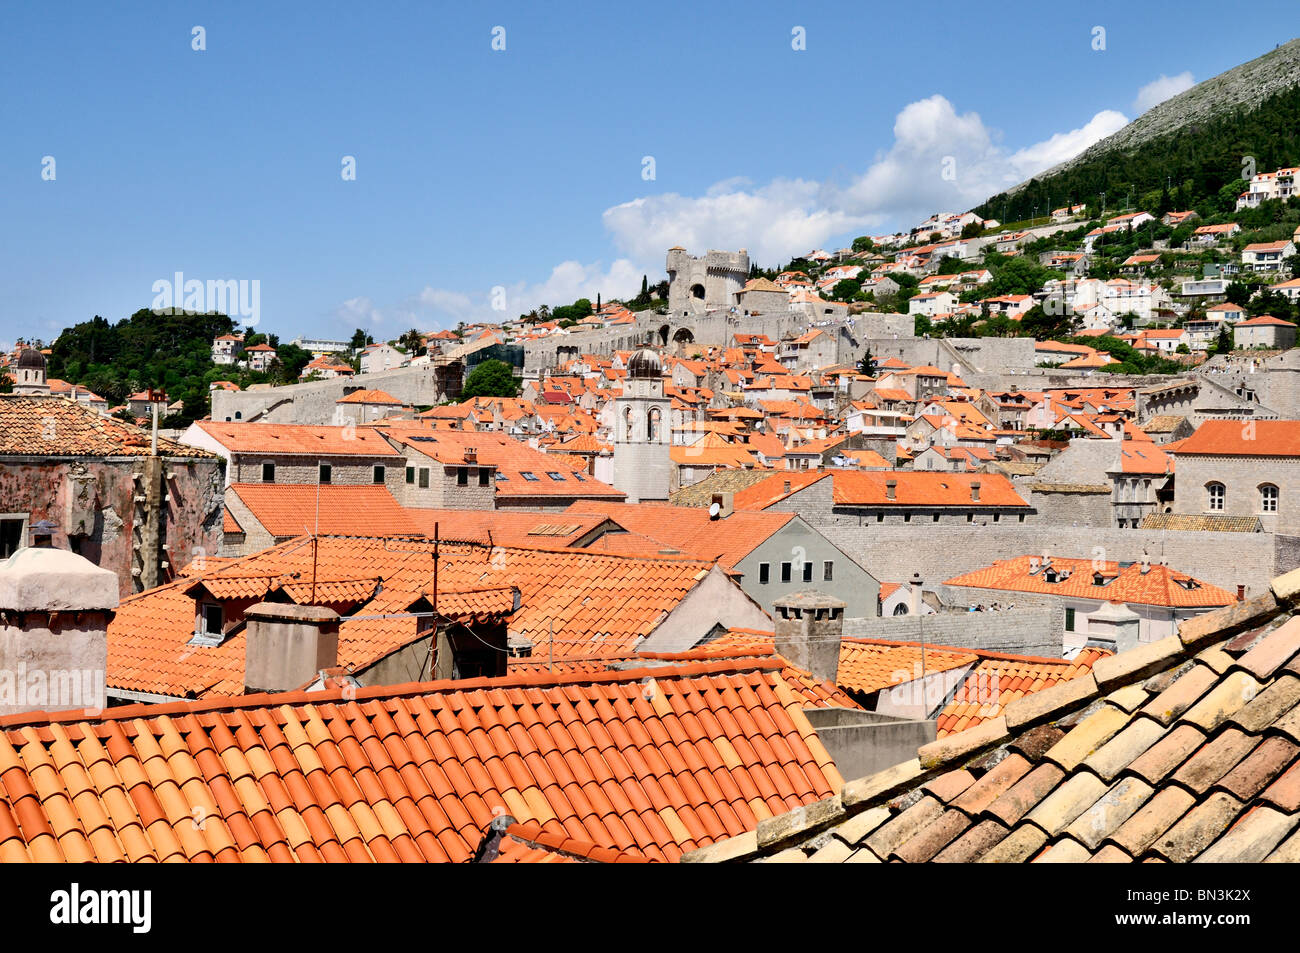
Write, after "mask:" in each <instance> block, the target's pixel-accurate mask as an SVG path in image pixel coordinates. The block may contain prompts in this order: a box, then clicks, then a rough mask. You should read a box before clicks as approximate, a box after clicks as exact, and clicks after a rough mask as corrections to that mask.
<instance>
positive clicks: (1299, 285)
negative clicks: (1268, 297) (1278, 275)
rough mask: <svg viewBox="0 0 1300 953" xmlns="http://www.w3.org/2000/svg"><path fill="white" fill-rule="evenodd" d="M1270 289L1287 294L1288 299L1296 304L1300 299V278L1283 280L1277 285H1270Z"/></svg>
mask: <svg viewBox="0 0 1300 953" xmlns="http://www.w3.org/2000/svg"><path fill="white" fill-rule="evenodd" d="M1268 290H1269V291H1276V292H1277V293H1278V294H1281V295H1286V297H1287V299H1288V300H1289V301H1290V302H1291V303H1292V304H1294V303H1295V302H1296V301H1300V278H1292V279H1291V280H1290V281H1282V282H1279V283H1278V284H1275V285H1269V286H1268Z"/></svg>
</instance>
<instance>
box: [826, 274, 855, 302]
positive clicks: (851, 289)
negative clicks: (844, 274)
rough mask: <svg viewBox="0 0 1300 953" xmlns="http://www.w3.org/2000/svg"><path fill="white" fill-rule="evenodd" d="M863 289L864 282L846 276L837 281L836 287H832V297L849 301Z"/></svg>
mask: <svg viewBox="0 0 1300 953" xmlns="http://www.w3.org/2000/svg"><path fill="white" fill-rule="evenodd" d="M861 290H862V282H860V281H855V280H854V279H852V278H845V279H843V280H842V281H837V282H835V287H833V288H831V297H832V298H833V299H834V300H836V301H848V300H850V299H851V298H853V296H854V295H856V294H858V293H859V292H860V291H861Z"/></svg>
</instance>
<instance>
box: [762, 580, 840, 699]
mask: <svg viewBox="0 0 1300 953" xmlns="http://www.w3.org/2000/svg"><path fill="white" fill-rule="evenodd" d="M844 606H845V603H844V602H842V601H840V600H839V599H836V598H835V597H834V596H828V595H826V594H825V593H823V592H817V591H816V590H813V589H805V590H804V591H802V592H792V593H790V594H789V595H787V596H782V597H781V598H779V599H777V600H776V601H775V602H774V603H773V608H774V609H775V610H776V652H777V654H778V655H780V656H782V657H783V658H785V659H786V660H787V661H789V663H790V664H791V665H793V666H794V667H795V668H801V669H803V670H804V671H806V672H811V673H812V674H813V675H814V676H815V677H817V678H824V679H827V680H829V681H832V682H833V681H835V680H836V676H837V675H838V674H839V669H840V641H841V640H842V639H843V638H844Z"/></svg>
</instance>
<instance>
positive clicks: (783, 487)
mask: <svg viewBox="0 0 1300 953" xmlns="http://www.w3.org/2000/svg"><path fill="white" fill-rule="evenodd" d="M781 492H782V493H789V492H790V481H789V480H784V481H782V483H781Z"/></svg>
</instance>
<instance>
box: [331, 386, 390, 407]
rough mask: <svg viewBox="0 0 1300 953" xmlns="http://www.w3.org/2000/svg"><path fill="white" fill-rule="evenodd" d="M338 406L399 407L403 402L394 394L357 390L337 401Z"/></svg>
mask: <svg viewBox="0 0 1300 953" xmlns="http://www.w3.org/2000/svg"><path fill="white" fill-rule="evenodd" d="M335 403H336V404H393V405H396V406H398V407H400V406H402V402H401V401H400V400H398V399H397V398H396V397H394V396H393V395H392V394H389V393H386V392H384V391H382V390H357V391H353V392H352V393H351V394H348V395H347V396H346V397H340V398H339V399H338V400H336V401H335Z"/></svg>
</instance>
